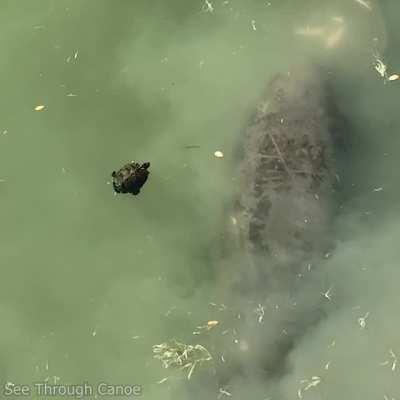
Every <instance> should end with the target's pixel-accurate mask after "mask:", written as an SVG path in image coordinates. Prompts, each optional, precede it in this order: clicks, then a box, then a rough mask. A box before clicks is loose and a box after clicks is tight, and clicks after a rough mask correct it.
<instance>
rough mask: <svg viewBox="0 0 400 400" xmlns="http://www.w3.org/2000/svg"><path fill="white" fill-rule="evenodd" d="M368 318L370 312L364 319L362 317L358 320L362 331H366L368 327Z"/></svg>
mask: <svg viewBox="0 0 400 400" xmlns="http://www.w3.org/2000/svg"><path fill="white" fill-rule="evenodd" d="M368 316H369V312H367V313H366V314H365V315H364V316H363V317H360V318H358V319H357V322H358V324H359V325H360V327H361V329H364V328H365V327H366V326H367V318H368Z"/></svg>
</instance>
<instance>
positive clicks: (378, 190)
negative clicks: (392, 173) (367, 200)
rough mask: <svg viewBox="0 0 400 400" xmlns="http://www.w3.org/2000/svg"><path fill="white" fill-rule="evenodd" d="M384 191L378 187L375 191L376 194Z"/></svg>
mask: <svg viewBox="0 0 400 400" xmlns="http://www.w3.org/2000/svg"><path fill="white" fill-rule="evenodd" d="M382 190H383V187H378V188H375V189H374V192H381V191H382Z"/></svg>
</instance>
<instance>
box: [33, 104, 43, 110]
mask: <svg viewBox="0 0 400 400" xmlns="http://www.w3.org/2000/svg"><path fill="white" fill-rule="evenodd" d="M45 108H46V106H44V105H43V104H40V105H38V106H36V107H35V111H43V110H44V109H45Z"/></svg>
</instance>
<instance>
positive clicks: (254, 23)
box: [251, 19, 257, 31]
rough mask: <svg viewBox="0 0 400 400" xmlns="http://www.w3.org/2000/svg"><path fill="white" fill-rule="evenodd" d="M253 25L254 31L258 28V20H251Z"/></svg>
mask: <svg viewBox="0 0 400 400" xmlns="http://www.w3.org/2000/svg"><path fill="white" fill-rule="evenodd" d="M251 27H252V29H253V31H256V30H257V27H256V21H255V20H254V19H252V20H251Z"/></svg>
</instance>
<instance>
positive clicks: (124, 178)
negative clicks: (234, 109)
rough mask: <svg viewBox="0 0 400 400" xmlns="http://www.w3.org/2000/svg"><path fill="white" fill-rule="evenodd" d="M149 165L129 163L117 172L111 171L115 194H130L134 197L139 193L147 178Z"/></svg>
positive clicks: (146, 163) (147, 163)
mask: <svg viewBox="0 0 400 400" xmlns="http://www.w3.org/2000/svg"><path fill="white" fill-rule="evenodd" d="M149 167H150V163H149V162H145V163H143V164H139V163H137V162H134V161H131V162H130V163H127V164H125V165H124V166H123V167H122V168H120V169H119V170H118V171H113V172H112V174H111V176H112V178H113V182H112V184H113V187H114V190H115V192H116V193H131V194H133V195H134V196H136V195H138V194H139V193H140V189H141V188H142V186H143V185H144V184H145V182H146V181H147V178H148V176H149V171H148V169H149Z"/></svg>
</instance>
